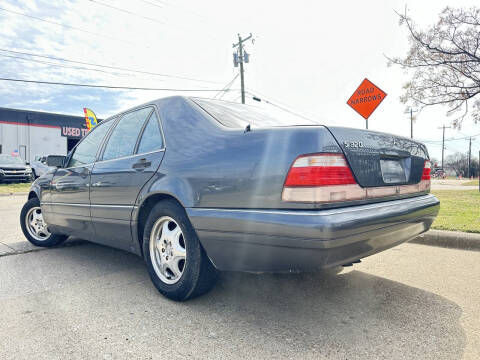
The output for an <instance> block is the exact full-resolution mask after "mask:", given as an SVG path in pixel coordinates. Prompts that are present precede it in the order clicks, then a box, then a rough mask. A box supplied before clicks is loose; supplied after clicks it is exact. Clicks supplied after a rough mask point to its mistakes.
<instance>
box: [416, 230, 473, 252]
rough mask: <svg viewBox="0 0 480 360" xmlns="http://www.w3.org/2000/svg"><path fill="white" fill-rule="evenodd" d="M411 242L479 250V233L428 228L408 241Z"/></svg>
mask: <svg viewBox="0 0 480 360" xmlns="http://www.w3.org/2000/svg"><path fill="white" fill-rule="evenodd" d="M410 242H411V243H416V244H422V245H431V246H440V247H445V248H450V249H460V250H477V251H480V234H476V233H466V232H460V231H446V230H430V231H428V232H426V233H424V234H422V235H420V236H417V237H416V238H414V239H412V240H411V241H410Z"/></svg>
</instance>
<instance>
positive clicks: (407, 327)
mask: <svg viewBox="0 0 480 360" xmlns="http://www.w3.org/2000/svg"><path fill="white" fill-rule="evenodd" d="M24 199H25V197H24V196H11V197H0V216H1V218H2V225H1V227H0V314H1V315H0V334H1V336H0V358H1V359H32V358H34V359H65V358H69V359H85V358H95V359H124V358H129V359H133V358H135V359H160V358H165V357H169V358H215V359H220V358H221V359H224V358H242V359H260V358H293V359H319V358H328V359H329V358H331V359H368V358H371V359H377V358H394V359H461V358H464V359H479V358H480V316H479V314H480V252H476V251H463V250H452V249H444V248H439V247H431V246H425V245H418V244H404V245H401V246H399V247H397V248H394V249H391V250H389V251H386V252H384V253H381V254H378V255H375V256H372V257H370V258H367V259H365V260H364V261H363V262H362V263H361V264H358V265H355V266H354V267H350V268H345V269H343V270H342V271H341V272H340V273H336V272H335V271H330V272H326V273H317V274H292V275H271V274H261V275H257V274H234V273H225V274H222V276H221V278H220V281H219V283H218V284H217V286H216V288H215V289H214V290H213V291H212V292H210V293H209V294H207V295H206V296H203V297H201V298H198V299H194V300H192V301H188V302H186V303H175V302H172V301H169V300H167V299H165V298H163V297H162V296H160V295H159V294H158V292H157V291H156V290H155V288H154V287H153V285H151V283H150V280H149V278H148V275H147V272H146V269H145V267H144V265H143V262H142V260H141V259H140V258H138V257H136V256H134V255H131V254H128V253H125V252H122V251H118V250H114V249H109V248H106V247H101V246H97V245H93V244H89V243H80V244H76V245H74V246H65V247H61V248H56V249H49V250H41V251H34V252H31V251H30V250H31V248H30V247H28V245H26V244H25V243H21V242H22V241H23V236H22V235H21V231H20V226H19V224H18V215H19V211H20V207H21V205H22V203H23V201H24ZM2 249H3V250H4V251H3V252H2ZM6 249H7V250H8V249H17V250H16V252H11V251H10V252H8V251H6ZM21 249H24V250H21ZM24 251H28V252H24Z"/></svg>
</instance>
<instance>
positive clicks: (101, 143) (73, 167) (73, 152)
mask: <svg viewBox="0 0 480 360" xmlns="http://www.w3.org/2000/svg"><path fill="white" fill-rule="evenodd" d="M115 119H116V117H115V116H113V117H110V118H107V119H105V120H102V121H101V122H100V124H106V123H107V122H109V121H115ZM100 124H99V125H100ZM109 131H110V129H109ZM109 131H107V134H105V136H104V137H103V139H102V141H101V142H100V146H99V147H98V149H97V153H96V154H95V157H94V159H93V162H91V163H88V164H82V165H79V166H69V167H65V168H64V169H66V170H68V169H75V168H78V167H86V166H89V165H92V164H94V163H95V160H96V156H97V155H98V151H99V149H100V148H101V147H102V146H103V143H104V142H105V138H106V136H107V135H108V133H109ZM88 134H89V133H88ZM88 134H87V135H85V136H84V137H83V138H81V139H80V141H79V142H78V143H77V144H76V145H75V146H74V147H73V149H72V150H71V152H72V153H71V154H70V157H68V159H67V160H68V163H67V165H68V164H69V163H70V160H71V159H72V156H73V155H74V154H75V151H76V150H77V147H78V146H79V145H80V144H81V143H82V142H83V140H84V139H85V138H86V137H87V136H88Z"/></svg>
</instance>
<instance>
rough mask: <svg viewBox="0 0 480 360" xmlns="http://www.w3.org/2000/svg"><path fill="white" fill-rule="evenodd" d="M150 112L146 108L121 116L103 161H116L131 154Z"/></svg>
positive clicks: (106, 147)
mask: <svg viewBox="0 0 480 360" xmlns="http://www.w3.org/2000/svg"><path fill="white" fill-rule="evenodd" d="M152 110H153V109H152V108H151V107H147V108H143V109H139V110H135V111H132V112H129V113H127V114H125V115H123V117H122V118H121V119H120V121H119V122H118V124H117V126H116V127H115V129H113V131H112V134H111V135H110V139H108V143H107V146H105V151H104V153H103V160H110V159H117V158H121V157H124V156H129V155H132V154H133V152H134V150H135V145H136V144H137V139H138V134H139V133H140V130H141V129H142V127H143V124H144V123H145V120H146V119H147V118H148V116H149V115H150V113H151V112H152Z"/></svg>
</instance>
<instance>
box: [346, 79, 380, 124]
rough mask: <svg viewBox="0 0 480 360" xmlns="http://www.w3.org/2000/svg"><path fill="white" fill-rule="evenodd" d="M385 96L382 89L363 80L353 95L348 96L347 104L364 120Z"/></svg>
mask: <svg viewBox="0 0 480 360" xmlns="http://www.w3.org/2000/svg"><path fill="white" fill-rule="evenodd" d="M385 96H387V94H386V93H385V92H384V91H383V90H382V89H380V88H378V87H377V86H375V84H373V83H372V82H370V80H368V79H367V78H365V79H364V80H363V81H362V83H361V84H360V86H359V87H358V88H357V90H355V92H354V93H353V95H352V96H350V99H348V101H347V104H348V105H350V106H351V107H352V108H353V110H355V111H356V112H357V113H359V114H360V115H362V116H363V118H364V119H368V118H369V117H370V115H372V113H373V112H374V111H375V109H376V108H377V106H378V105H380V103H381V102H382V101H383V99H385Z"/></svg>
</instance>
